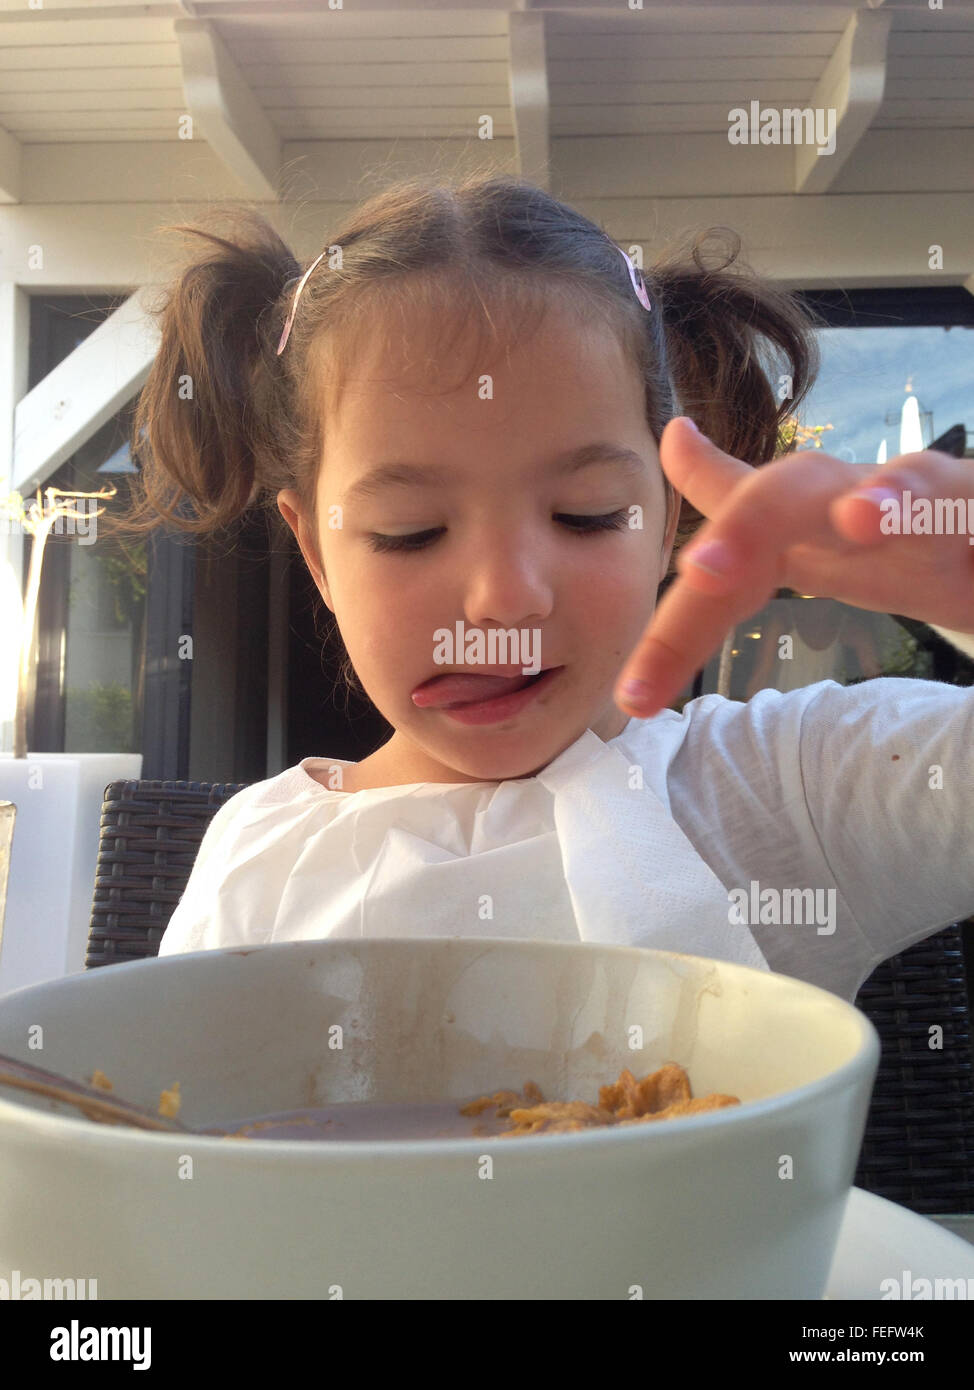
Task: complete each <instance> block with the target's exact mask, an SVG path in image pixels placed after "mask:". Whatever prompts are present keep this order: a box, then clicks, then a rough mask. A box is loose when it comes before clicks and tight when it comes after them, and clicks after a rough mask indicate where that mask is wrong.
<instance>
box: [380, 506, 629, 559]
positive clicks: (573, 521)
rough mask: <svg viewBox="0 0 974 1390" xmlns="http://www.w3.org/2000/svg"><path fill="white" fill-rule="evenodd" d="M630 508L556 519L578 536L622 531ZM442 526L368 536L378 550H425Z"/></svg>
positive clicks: (564, 515)
mask: <svg viewBox="0 0 974 1390" xmlns="http://www.w3.org/2000/svg"><path fill="white" fill-rule="evenodd" d="M628 518H629V509H628V507H623V508H621V509H620V510H619V511H617V512H606V513H605V514H604V515H602V516H569V515H568V514H567V513H565V512H559V513H556V514H555V520H556V521H561V522H564V523H565V524H566V525H567V526H568V529H569V530H570V531H573V532H574V534H575V535H576V536H585V535H592V534H593V532H597V531H621V530H623V529H624V528H625V526H626V525H627V524H628ZM443 530H444V528H443V527H442V526H440V527H437V528H435V529H434V530H432V531H414V532H413V533H412V534H411V535H406V536H383V535H380V534H379V533H378V532H376V531H373V532H372V533H371V535H370V536H369V537H368V541H369V545H370V546H371V548H372V549H373V550H376V551H380V552H382V551H390V550H425V548H426V547H427V546H428V545H429V544H430V542H431V541H433V540H435V539H436V537H437V536H441V535H442V534H443Z"/></svg>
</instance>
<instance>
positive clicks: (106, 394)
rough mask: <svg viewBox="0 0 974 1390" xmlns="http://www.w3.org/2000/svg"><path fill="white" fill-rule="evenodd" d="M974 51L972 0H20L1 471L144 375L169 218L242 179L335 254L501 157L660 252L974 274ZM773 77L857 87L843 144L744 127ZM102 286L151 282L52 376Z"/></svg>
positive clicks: (778, 267) (809, 281)
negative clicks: (57, 321)
mask: <svg viewBox="0 0 974 1390" xmlns="http://www.w3.org/2000/svg"><path fill="white" fill-rule="evenodd" d="M972 77H974V0H950V3H949V4H946V5H944V6H943V7H942V8H941V7H940V6H939V4H938V3H937V0H929V2H928V0H886V3H884V0H852V2H851V3H846V4H841V5H832V4H819V3H807V2H806V3H801V0H780V2H779V3H777V4H766V3H758V0H750V3H748V2H747V0H744V2H743V3H736V4H724V3H716V4H715V3H710V4H702V3H697V0H680V3H678V4H677V3H672V0H671V3H665V4H664V3H657V0H585V3H581V4H573V3H570V0H560V3H553V4H539V5H537V6H535V5H530V4H528V5H520V6H519V5H514V6H512V5H511V4H510V3H509V0H494V3H491V0H452V3H447V4H442V3H437V0H426V3H422V0H411V3H397V0H333V4H331V5H330V4H329V3H327V0H320V2H318V3H309V0H195V2H194V3H190V0H149V3H144V0H110V2H109V3H105V4H99V3H97V0H0V306H2V313H0V416H2V417H3V418H4V419H5V420H6V421H8V422H9V424H8V425H5V426H4V428H3V430H2V431H0V489H2V490H10V489H17V490H20V491H23V492H29V491H32V490H33V489H34V488H36V487H37V486H38V485H42V484H43V483H44V481H45V480H46V479H47V478H48V477H50V475H51V474H52V473H53V472H54V471H55V469H57V467H58V466H59V465H60V464H61V463H62V462H63V461H64V460H65V459H66V458H68V457H70V455H71V454H72V453H73V452H74V451H75V450H77V449H78V448H79V447H80V446H81V445H82V444H83V443H84V442H85V440H86V439H87V438H89V437H90V436H91V434H93V433H94V431H95V430H97V429H98V428H99V427H100V426H101V425H102V424H103V423H104V422H105V421H106V420H107V419H109V418H110V417H111V416H112V415H113V414H114V413H115V412H116V411H117V410H118V409H119V408H120V406H121V405H123V404H124V402H125V401H127V400H128V399H130V398H131V397H132V396H133V395H134V394H135V393H136V392H137V391H138V390H139V388H140V387H141V385H142V383H143V382H144V380H145V377H146V375H147V373H148V371H149V367H150V365H151V362H152V357H153V354H154V351H155V348H156V336H155V330H154V326H153V323H152V321H151V319H150V318H149V317H148V315H147V314H146V311H145V307H144V300H145V296H146V295H147V294H149V293H151V291H152V289H153V287H156V286H158V284H159V283H160V281H162V280H164V279H165V278H166V267H165V263H164V254H165V253H164V248H163V245H162V243H161V242H160V241H159V239H158V237H157V235H156V233H157V229H158V228H159V227H160V226H161V225H163V224H165V223H168V222H173V221H185V220H192V219H193V216H194V213H195V212H197V211H198V210H201V209H202V208H203V207H206V206H208V205H209V204H211V203H213V202H218V201H221V200H224V199H243V200H247V201H257V202H259V203H261V204H262V205H263V211H264V212H265V213H266V215H267V216H268V218H269V219H270V220H271V221H272V222H273V223H274V224H275V225H276V226H277V227H278V229H279V230H280V231H281V232H282V234H283V235H285V237H286V238H287V239H289V240H290V243H291V244H292V246H293V247H294V249H295V252H296V254H297V255H298V257H299V258H302V257H304V258H310V257H311V256H313V255H315V254H316V253H317V251H318V250H319V249H320V248H321V246H322V245H323V244H324V243H325V241H326V239H327V234H328V229H329V227H331V226H332V225H335V224H336V223H337V221H338V219H339V218H341V217H342V216H344V214H345V213H346V212H347V211H348V210H349V209H350V208H352V207H353V206H354V205H355V204H356V203H357V202H359V201H360V200H361V199H362V197H364V196H365V195H366V194H367V193H368V192H371V191H374V189H375V188H376V187H378V186H380V184H381V182H383V181H385V180H387V179H388V178H392V177H395V176H398V175H403V174H410V173H415V172H419V171H428V170H429V169H431V168H439V169H443V170H445V171H449V170H452V169H454V168H457V169H459V168H463V169H469V168H471V167H475V166H491V167H496V168H497V169H499V170H507V171H513V172H517V173H520V174H522V175H524V176H525V177H528V178H531V179H533V180H534V181H535V182H537V183H539V184H541V185H543V186H545V187H548V188H550V189H551V190H552V191H553V192H555V193H556V194H557V195H558V196H560V197H564V198H565V199H567V200H568V201H570V202H572V203H574V204H575V205H577V206H578V207H579V208H581V209H582V210H583V211H584V212H585V213H587V214H588V215H589V216H591V217H592V218H594V219H595V220H596V221H598V222H600V223H602V224H603V225H604V226H606V228H607V229H609V230H610V232H611V234H612V235H613V236H614V237H615V238H616V239H617V240H619V241H621V242H622V243H623V244H624V245H626V246H637V247H640V248H642V250H643V252H644V254H645V256H646V258H647V260H649V259H651V257H652V253H653V248H654V246H655V245H656V244H658V243H660V242H661V241H662V240H664V239H666V238H667V237H668V236H669V235H670V234H671V233H674V232H676V231H679V230H682V229H685V228H688V227H691V226H700V225H712V224H717V223H723V224H726V225H729V226H731V227H734V228H736V229H737V230H738V231H739V232H740V233H741V235H742V237H743V240H744V249H745V254H746V256H747V258H748V259H749V260H750V261H751V263H752V264H754V266H755V267H756V268H757V269H759V270H761V271H763V272H764V273H766V274H769V275H772V276H774V277H775V278H776V279H778V280H779V281H780V282H782V283H783V284H785V285H789V286H797V285H801V286H805V287H809V288H816V287H824V286H841V285H856V286H868V285H888V286H889V285H892V286H895V285H910V286H913V285H917V284H919V283H929V284H952V285H963V286H965V287H966V288H967V289H968V290H970V291H972V292H974V139H972V138H971V128H972V126H974V82H972ZM751 103H757V104H758V105H759V106H760V107H761V108H769V107H773V108H776V109H778V110H785V109H791V110H795V111H799V110H805V109H813V110H814V109H826V110H834V112H835V122H836V136H835V150H834V153H831V154H828V155H819V154H818V152H817V150H816V148H815V147H814V146H811V145H809V144H786V143H777V144H760V143H754V144H747V145H742V144H732V143H730V141H729V138H728V122H729V112H730V111H732V110H733V109H734V108H741V107H744V108H747V107H749V106H750V104H751ZM363 171H366V172H367V173H368V174H369V175H370V177H371V182H368V181H364V180H363V177H362V175H363ZM86 291H90V292H93V293H114V294H120V295H126V296H130V297H129V298H127V299H126V302H125V303H124V305H123V306H122V307H120V308H119V309H118V310H117V311H116V312H115V313H114V314H112V315H111V316H110V317H109V318H108V319H106V320H105V321H104V322H103V323H102V324H101V325H100V326H99V327H98V329H97V330H96V331H95V332H94V333H93V334H92V335H91V336H90V337H89V338H88V339H86V341H85V342H83V343H82V344H81V346H79V347H78V348H77V349H76V350H75V351H74V352H73V353H72V354H71V355H70V356H69V357H68V358H67V359H66V360H65V361H64V362H62V363H61V365H60V366H59V367H58V368H57V369H56V370H55V371H53V372H51V373H50V375H49V376H48V377H46V378H45V380H43V381H42V382H40V383H39V384H38V385H36V386H35V387H34V389H33V390H31V391H30V392H28V391H27V389H26V387H27V347H28V342H27V339H28V320H29V314H28V309H29V296H30V294H31V293H39V292H46V293H52V294H54V293H62V294H77V293H83V292H86ZM0 543H2V544H6V546H7V547H8V551H10V552H14V551H15V549H16V547H17V546H19V545H20V543H21V541H20V537H19V536H8V537H4V538H2V541H0ZM10 557H11V558H14V554H13V553H11V556H10Z"/></svg>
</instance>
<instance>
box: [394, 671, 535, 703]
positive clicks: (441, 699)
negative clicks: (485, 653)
mask: <svg viewBox="0 0 974 1390" xmlns="http://www.w3.org/2000/svg"><path fill="white" fill-rule="evenodd" d="M537 674H538V675H540V674H541V672H540V671H539V672H538V673H537ZM535 679H536V677H535V676H520V675H518V676H474V675H470V676H468V675H466V674H464V675H459V674H457V673H456V672H451V673H450V674H449V675H445V676H434V677H433V679H432V680H428V681H424V682H423V684H422V685H418V686H417V687H416V689H415V690H414V691H413V704H415V705H419V706H421V707H423V708H426V707H433V708H441V707H442V706H443V705H461V704H462V705H466V704H470V703H471V702H472V701H474V700H491V699H493V697H494V696H495V695H513V694H514V692H515V690H523V689H524V687H525V686H526V685H528V684H529V683H530V682H531V681H533V680H535Z"/></svg>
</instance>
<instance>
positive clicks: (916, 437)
mask: <svg viewBox="0 0 974 1390" xmlns="http://www.w3.org/2000/svg"><path fill="white" fill-rule="evenodd" d="M923 447H924V446H923V428H922V426H921V424H920V402H919V401H918V400H917V398H916V396H914V395H913V393H912V392H910V394H909V395H908V396H907V398H906V400H905V401H904V402H903V410H902V413H901V414H900V453H901V454H918V453H919V452H920V451H921V449H922V448H923Z"/></svg>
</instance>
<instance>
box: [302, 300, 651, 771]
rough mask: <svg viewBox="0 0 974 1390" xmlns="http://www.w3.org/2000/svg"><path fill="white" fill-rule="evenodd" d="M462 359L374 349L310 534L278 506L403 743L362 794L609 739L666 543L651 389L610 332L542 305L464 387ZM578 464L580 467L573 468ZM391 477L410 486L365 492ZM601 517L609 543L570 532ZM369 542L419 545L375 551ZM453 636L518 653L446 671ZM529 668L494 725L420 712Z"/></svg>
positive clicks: (376, 765) (331, 444)
mask: <svg viewBox="0 0 974 1390" xmlns="http://www.w3.org/2000/svg"><path fill="white" fill-rule="evenodd" d="M426 327H427V330H428V334H429V336H428V337H427V338H425V341H424V340H423V335H421V334H419V333H418V332H414V331H411V332H410V350H411V354H410V355H411V360H412V361H413V362H415V361H416V360H420V361H422V360H423V358H424V357H425V355H426V350H427V348H428V351H429V353H430V358H431V360H435V353H436V343H437V324H436V322H430V323H429V324H428V325H426ZM440 341H441V342H442V334H441V335H440ZM441 356H442V349H441ZM461 359H462V354H461V355H460V358H458V355H457V354H456V353H455V352H453V353H448V354H447V356H446V358H445V360H442V361H440V362H439V363H438V365H437V367H436V369H435V371H433V372H432V373H431V372H430V369H429V368H428V367H427V368H426V370H425V372H420V371H417V370H416V369H415V368H414V369H413V370H411V371H410V370H409V368H408V364H407V363H406V362H405V361H404V359H403V356H402V353H401V351H400V350H399V349H398V347H397V348H395V349H392V350H389V349H387V348H377V347H374V346H373V347H372V348H370V349H367V350H366V352H365V354H364V356H363V357H362V358H360V359H359V360H358V362H357V364H356V369H355V371H354V373H353V375H352V377H351V378H350V379H349V380H347V382H346V383H345V386H344V389H343V393H342V397H341V401H340V404H339V408H338V412H337V415H333V416H331V417H329V419H328V422H327V427H326V434H327V443H326V446H325V457H324V458H323V460H322V464H321V468H320V471H319V478H318V487H317V508H318V522H319V524H318V527H317V532H316V533H315V531H314V530H313V528H312V526H311V523H310V518H309V517H307V516H306V515H304V514H302V512H301V510H300V504H299V501H298V496H297V493H295V492H293V491H290V490H286V491H282V492H281V493H280V494H279V495H278V505H279V506H280V509H281V512H282V513H283V515H284V517H285V519H286V520H287V522H288V524H289V525H290V526H291V527H292V529H293V530H294V532H295V534H296V536H297V538H298V542H299V544H300V546H301V550H302V553H303V554H304V557H305V560H306V562H307V564H308V566H309V569H310V570H311V573H312V575H313V576H314V578H315V582H316V583H317V585H318V588H319V590H320V592H321V595H322V597H323V598H324V600H325V602H326V603H327V605H328V607H329V608H330V609H331V610H332V612H333V613H334V614H335V617H336V620H337V623H338V626H339V630H340V632H341V635H342V638H343V640H344V642H345V646H346V648H347V650H348V654H349V657H350V658H351V661H352V664H353V666H354V667H355V671H356V673H357V675H358V677H359V680H360V681H361V683H362V685H363V687H364V688H365V690H366V691H367V693H368V695H369V697H370V698H371V699H372V701H373V702H374V704H375V705H376V707H377V708H378V709H379V711H380V712H381V713H382V714H383V715H384V716H385V718H386V719H387V720H388V721H389V723H390V724H392V725H393V728H394V730H395V732H394V734H393V736H392V738H391V739H390V740H389V741H388V742H387V743H386V744H385V745H384V746H383V747H382V748H381V749H379V750H378V751H377V752H376V753H374V754H373V755H372V756H371V758H370V759H368V762H369V763H370V764H371V765H372V774H373V781H372V784H373V785H396V784H399V785H402V784H403V783H408V782H425V781H432V782H463V781H499V780H502V779H506V778H512V777H527V776H532V775H534V774H536V773H537V772H538V771H540V770H541V769H542V768H543V767H545V766H546V765H547V764H548V763H549V762H551V761H552V759H553V758H556V757H557V756H558V754H559V753H561V752H563V751H564V750H565V749H566V748H568V747H569V746H570V745H571V744H572V743H574V742H575V740H576V739H578V738H579V737H580V735H581V734H582V733H583V732H584V731H585V730H586V729H589V728H590V729H592V730H593V731H594V732H595V733H596V734H597V735H598V736H599V737H600V738H602V739H603V740H605V739H609V738H613V737H614V736H615V735H616V734H618V733H620V732H621V731H622V729H623V728H624V727H625V725H626V723H627V722H628V719H627V716H626V715H624V714H622V712H621V711H620V710H619V709H618V708H617V706H616V705H615V704H614V702H613V699H612V690H613V686H614V682H615V680H616V677H617V676H618V674H619V672H620V671H621V669H622V666H623V664H624V662H625V660H626V658H627V657H628V656H629V654H630V652H631V651H632V650H633V648H634V647H635V645H636V642H637V641H638V639H639V637H640V635H641V634H642V632H643V630H644V628H645V627H646V625H647V623H648V621H649V619H650V616H651V614H652V611H653V607H654V604H655V597H656V588H657V585H658V584H659V582H660V580H661V579H662V578H663V576H664V574H665V573H666V568H667V564H668V560H669V553H670V549H671V547H672V543H673V535H674V531H675V528H676V521H677V507H672V508H671V509H670V515H669V516H668V517H667V515H666V506H665V492H664V485H663V475H662V472H661V469H660V464H659V455H658V452H657V447H656V442H655V440H654V438H653V436H652V433H651V432H650V430H649V427H648V425H647V424H646V419H645V410H644V402H643V390H642V385H641V383H640V381H639V379H638V376H637V373H636V371H635V369H634V367H633V366H632V365H631V364H630V363H629V362H628V361H626V360H625V359H624V358H623V356H622V351H621V348H620V347H619V345H618V342H617V340H616V339H615V337H614V336H613V335H612V333H611V332H610V331H609V330H608V329H607V328H605V327H603V326H602V325H601V324H599V323H596V322H592V323H591V324H590V325H588V326H587V327H586V328H585V330H584V331H580V330H579V326H578V323H577V321H576V320H575V319H573V318H572V319H569V317H567V315H566V313H565V311H564V310H563V309H561V308H560V307H559V306H552V307H551V308H550V310H549V311H548V313H547V314H546V316H545V318H544V320H543V322H542V324H541V326H540V328H539V329H538V330H537V331H536V332H535V333H533V334H532V335H529V336H528V338H527V339H526V340H523V341H520V342H514V343H512V345H511V346H510V348H509V349H508V350H507V352H506V353H500V354H496V357H495V360H492V361H491V362H489V363H486V362H484V361H474V364H473V370H472V372H470V373H469V375H468V374H467V372H466V371H464V372H463V375H464V377H465V379H464V380H462V381H457V379H456V378H457V372H456V364H457V361H458V360H461ZM594 446H598V447H594ZM582 449H585V453H586V457H585V459H583V460H582V462H583V463H584V466H581V467H578V466H576V467H574V468H572V469H571V470H569V469H568V468H567V466H566V463H565V461H566V460H567V458H568V456H569V455H571V454H573V453H575V452H576V451H580V450H582ZM559 463H561V465H562V466H561V467H559ZM390 464H395V465H398V466H399V467H400V469H401V470H402V472H403V473H407V472H408V473H409V475H410V477H411V478H413V479H414V481H411V482H408V483H407V482H406V481H404V480H401V481H399V482H395V481H391V480H389V479H386V480H385V481H381V480H380V481H379V482H377V484H376V485H375V486H374V487H373V488H370V489H369V490H368V491H366V490H365V489H364V488H361V487H359V486H358V485H360V484H362V483H364V481H365V480H366V479H367V478H368V477H369V475H370V474H372V473H373V472H374V471H375V470H377V469H378V468H380V467H382V468H388V466H389V465H390ZM433 470H437V472H436V476H433ZM608 514H618V520H619V521H620V523H621V524H620V525H619V526H618V529H601V530H591V531H589V532H588V533H586V532H585V531H584V530H583V529H582V528H583V524H584V521H580V520H579V518H582V519H584V518H587V517H604V516H607V515H608ZM336 523H337V524H336ZM421 533H431V534H429V535H426V536H422V535H421ZM377 536H378V537H390V536H391V537H403V536H414V537H415V536H420V537H421V538H420V540H419V542H418V543H417V542H416V541H413V542H411V545H412V546H413V547H414V548H410V549H400V550H397V549H385V550H382V549H378V548H377V547H378V546H380V545H382V544H383V542H382V541H381V540H380V541H378V542H377V541H376V539H375V538H376V537H377ZM385 544H386V545H387V546H388V542H385ZM318 556H320V557H321V560H322V562H323V567H324V568H323V569H322V568H321V566H320V565H319V561H318ZM458 624H461V625H462V629H461V630H462V632H463V633H464V634H465V635H466V636H467V640H470V638H469V634H471V633H480V634H483V636H484V638H486V637H487V634H489V633H490V632H491V631H493V630H496V631H497V632H498V633H499V632H501V631H508V632H510V633H511V635H512V637H513V633H514V631H516V633H517V634H518V640H519V641H520V642H521V643H522V645H521V647H520V648H509V649H508V652H509V653H510V652H511V651H514V652H516V653H517V655H516V656H515V657H514V658H513V659H512V657H511V656H510V655H509V654H508V655H504V654H503V648H499V649H498V650H500V652H501V653H502V654H501V655H500V656H499V657H498V655H497V654H496V651H495V653H494V654H492V655H491V656H487V655H486V653H487V651H488V648H487V646H486V642H485V644H484V651H485V656H484V658H483V661H484V664H473V662H474V660H476V658H472V657H470V656H468V650H469V649H465V648H463V647H455V648H454V649H453V650H452V651H450V649H449V648H446V651H447V659H446V661H445V662H443V663H442V664H441V662H440V661H438V660H436V659H434V652H439V653H440V655H441V657H442V654H443V652H444V645H443V641H442V636H443V631H442V630H444V629H446V630H447V631H448V632H449V633H450V634H451V635H455V633H456V629H457V625H458ZM522 630H523V632H522ZM528 644H530V645H528ZM526 651H530V653H531V656H526V655H525V652H526ZM531 657H534V659H535V665H534V667H533V669H537V666H540V667H541V668H542V669H544V668H549V667H557V668H559V669H558V670H557V671H555V672H553V674H552V675H549V676H548V677H547V678H546V679H545V681H544V682H543V683H542V684H541V685H540V686H539V689H538V691H537V693H536V694H534V695H532V696H531V697H530V698H529V699H528V700H527V701H526V702H524V703H523V704H522V707H521V708H520V709H519V710H518V711H516V712H515V713H512V714H509V715H507V716H506V717H502V718H498V719H496V720H494V721H493V722H490V723H480V724H466V723H462V722H459V721H458V720H457V719H455V718H452V717H451V716H450V714H449V713H447V712H446V711H445V710H443V709H442V708H437V707H419V706H417V704H415V703H414V702H413V700H412V698H411V695H412V692H413V691H414V690H415V689H416V688H417V687H418V686H420V685H421V684H423V683H424V682H426V681H430V680H432V679H433V678H434V677H436V676H442V675H444V674H445V673H449V672H461V671H465V672H467V673H469V674H490V673H491V670H492V665H491V663H493V664H494V671H495V673H497V672H496V667H497V666H501V667H504V668H506V669H505V670H503V671H502V672H500V674H508V675H509V674H511V673H512V671H513V670H514V669H517V671H520V669H521V667H522V666H524V665H529V664H531Z"/></svg>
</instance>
